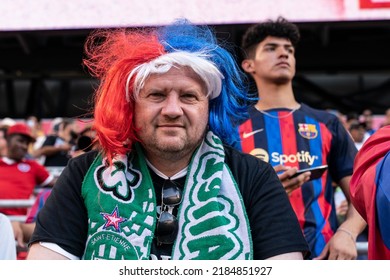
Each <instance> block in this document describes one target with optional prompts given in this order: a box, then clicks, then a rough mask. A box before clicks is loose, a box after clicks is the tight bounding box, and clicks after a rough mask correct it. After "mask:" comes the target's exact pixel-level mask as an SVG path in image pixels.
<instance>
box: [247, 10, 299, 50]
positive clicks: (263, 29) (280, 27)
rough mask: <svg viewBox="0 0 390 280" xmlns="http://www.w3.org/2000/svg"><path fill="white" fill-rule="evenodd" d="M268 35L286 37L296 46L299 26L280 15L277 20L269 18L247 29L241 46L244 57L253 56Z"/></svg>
mask: <svg viewBox="0 0 390 280" xmlns="http://www.w3.org/2000/svg"><path fill="white" fill-rule="evenodd" d="M268 36H272V37H277V38H286V39H288V40H290V42H291V44H292V45H293V46H294V47H296V46H297V44H298V42H299V39H300V33H299V29H298V27H297V26H296V25H295V24H293V23H291V22H289V21H288V20H286V19H285V18H283V17H278V18H277V20H276V21H272V20H268V21H266V22H262V23H258V24H255V25H253V26H251V27H250V28H248V29H247V31H246V32H245V34H244V35H243V38H242V43H241V48H242V50H243V52H244V54H243V55H244V57H249V56H252V55H253V54H252V52H253V51H254V48H255V47H256V46H257V44H259V43H260V42H262V41H263V40H264V39H265V38H267V37H268Z"/></svg>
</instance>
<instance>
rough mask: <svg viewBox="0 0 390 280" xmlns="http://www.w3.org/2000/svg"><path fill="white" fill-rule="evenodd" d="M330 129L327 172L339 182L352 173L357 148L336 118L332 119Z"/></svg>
mask: <svg viewBox="0 0 390 280" xmlns="http://www.w3.org/2000/svg"><path fill="white" fill-rule="evenodd" d="M331 130H332V134H333V139H332V148H331V152H330V154H329V159H328V165H329V172H330V174H331V176H332V179H333V180H334V181H335V182H339V181H340V180H341V179H342V178H344V177H346V176H351V175H352V172H353V163H354V160H355V156H356V153H357V149H356V146H355V144H354V142H353V139H352V137H351V135H350V134H349V133H348V131H347V130H346V129H345V128H344V126H343V125H342V123H341V122H340V121H339V120H338V119H337V118H334V119H333V122H332V125H331Z"/></svg>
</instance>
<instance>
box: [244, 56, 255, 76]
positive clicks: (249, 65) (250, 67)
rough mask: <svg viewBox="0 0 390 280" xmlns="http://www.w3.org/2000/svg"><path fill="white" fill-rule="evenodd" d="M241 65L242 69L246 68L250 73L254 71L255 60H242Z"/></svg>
mask: <svg viewBox="0 0 390 280" xmlns="http://www.w3.org/2000/svg"><path fill="white" fill-rule="evenodd" d="M241 67H242V69H244V71H245V72H247V73H249V74H250V73H252V72H253V71H254V68H253V60H252V59H244V60H243V61H242V62H241Z"/></svg>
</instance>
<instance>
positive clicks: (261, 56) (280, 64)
mask: <svg viewBox="0 0 390 280" xmlns="http://www.w3.org/2000/svg"><path fill="white" fill-rule="evenodd" d="M294 53H295V49H294V47H293V45H292V44H291V42H290V41H289V40H288V39H284V38H277V37H272V36H268V37H267V38H265V40H264V41H262V42H261V43H260V44H259V45H258V46H257V48H256V50H255V54H254V57H252V58H250V59H247V60H245V61H247V63H248V64H247V65H246V66H244V64H243V68H244V70H245V71H246V72H248V73H250V74H251V75H252V76H253V77H254V79H255V80H262V81H270V82H272V83H278V84H279V83H280V84H283V83H287V82H290V81H291V80H292V79H293V77H294V75H295V56H294ZM245 61H244V62H245Z"/></svg>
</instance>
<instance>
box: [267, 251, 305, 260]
mask: <svg viewBox="0 0 390 280" xmlns="http://www.w3.org/2000/svg"><path fill="white" fill-rule="evenodd" d="M267 260H303V255H302V253H301V252H291V253H285V254H280V255H276V256H273V257H270V258H268V259H267Z"/></svg>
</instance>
